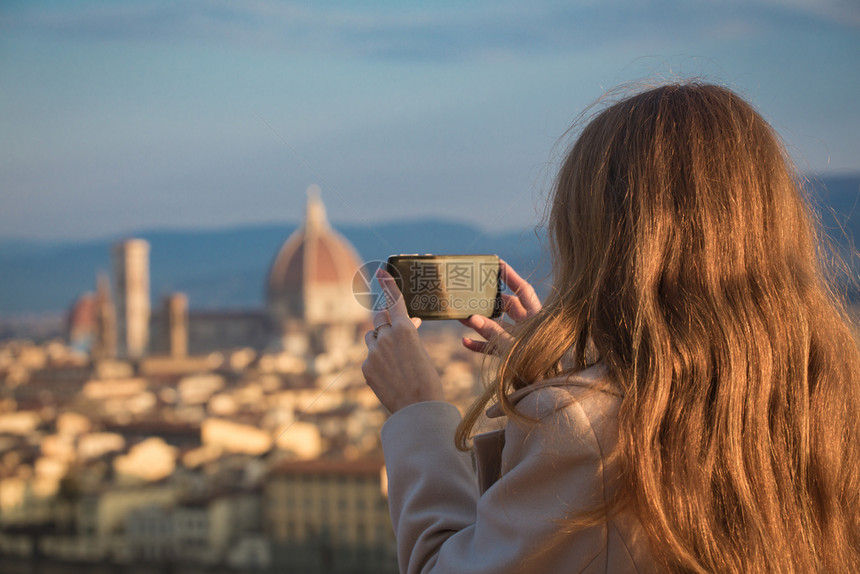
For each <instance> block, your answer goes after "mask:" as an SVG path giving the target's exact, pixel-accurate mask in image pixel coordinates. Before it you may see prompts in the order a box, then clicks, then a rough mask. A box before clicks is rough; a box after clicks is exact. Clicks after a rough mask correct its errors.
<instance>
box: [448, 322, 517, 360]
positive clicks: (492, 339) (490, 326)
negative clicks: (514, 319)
mask: <svg viewBox="0 0 860 574" xmlns="http://www.w3.org/2000/svg"><path fill="white" fill-rule="evenodd" d="M460 322H461V323H462V324H463V325H466V326H467V327H471V328H472V329H474V330H475V331H476V332H477V333H478V334H479V335H481V336H482V337H483V338H484V339H486V340H487V345H488V347H483V346H481V347H482V348H481V350H479V351H478V352H482V353H486V352H490V353H495V352H496V351H497V349H498V348H499V347H506V346H508V345H510V344H511V342H512V341H513V339H512V338H511V336H510V335H509V334H508V332H507V328H510V327H512V326H513V325H507V324H506V325H500V324H499V323H496V322H495V321H493V320H492V319H487V318H486V317H482V316H481V315H472V316H471V317H469V318H468V319H464V320H462V321H460ZM469 340H470V341H473V342H474V343H481V342H482V341H474V340H473V339H469ZM463 344H464V345H466V348H468V349H470V350H477V349H472V347H471V346H470V345H468V344H466V343H465V342H464V343H463ZM475 346H476V347H477V346H479V345H475Z"/></svg>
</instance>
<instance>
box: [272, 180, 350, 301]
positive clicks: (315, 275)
mask: <svg viewBox="0 0 860 574" xmlns="http://www.w3.org/2000/svg"><path fill="white" fill-rule="evenodd" d="M360 266H361V258H360V257H359V255H358V253H357V252H356V250H355V248H354V247H353V246H352V245H351V244H350V243H349V241H347V240H346V239H345V238H344V237H343V236H341V235H340V234H339V233H337V232H336V231H334V230H333V229H332V228H331V226H330V225H329V223H328V221H327V219H326V215H325V206H324V205H323V203H322V200H321V199H320V198H319V188H318V187H317V186H311V187H310V188H308V206H307V213H306V216H305V222H304V225H302V227H300V228H299V229H298V230H296V231H295V232H294V233H293V234H292V235H291V236H290V237H289V238H288V239H287V240H286V242H284V245H283V247H281V250H280V251H279V252H278V255H277V257H276V258H275V261H274V263H272V267H271V270H270V272H269V281H268V286H267V293H266V300H267V302H268V305H269V308H270V309H272V310H273V311H274V312H275V313H276V314H277V315H281V316H289V317H295V318H307V317H306V315H307V312H306V311H307V305H306V298H307V296H308V294H311V293H314V292H315V291H319V290H320V288H322V287H325V289H323V290H324V291H330V292H331V291H332V290H334V291H337V292H340V293H341V296H344V297H351V296H352V295H351V293H352V279H353V276H354V275H355V272H356V271H357V270H358V268H359V267H360Z"/></svg>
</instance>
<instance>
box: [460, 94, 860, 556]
mask: <svg viewBox="0 0 860 574" xmlns="http://www.w3.org/2000/svg"><path fill="white" fill-rule="evenodd" d="M548 231H549V237H550V243H551V247H552V256H553V268H554V279H553V290H552V292H551V294H550V296H549V297H548V301H547V302H546V303H545V305H544V308H543V309H542V311H541V312H540V313H538V314H537V315H535V316H533V317H531V318H529V319H527V320H526V321H523V322H521V323H520V324H519V325H518V326H517V328H516V331H515V333H514V335H515V340H514V344H513V346H512V347H511V348H510V351H509V352H508V353H507V355H506V356H505V357H503V358H502V360H501V361H500V363H499V370H498V373H497V376H496V377H495V381H494V384H493V385H491V386H489V387H488V388H487V390H486V392H485V393H484V395H483V396H482V397H480V398H479V400H478V401H476V403H475V404H474V405H473V406H472V408H471V409H470V411H469V412H468V413H467V415H466V417H465V418H464V421H463V423H462V424H461V426H460V428H459V429H458V435H457V436H458V444H459V445H460V446H461V447H462V446H463V445H465V443H466V441H467V439H468V437H469V436H470V435H471V433H472V432H473V429H474V428H475V425H476V422H477V421H478V419H479V417H480V414H481V412H482V411H483V409H484V408H485V407H486V405H487V403H488V402H489V401H491V400H496V401H498V402H500V403H501V405H502V407H503V409H504V410H505V411H506V412H507V413H508V414H509V415H510V416H516V413H515V410H514V409H513V407H512V405H511V404H510V401H509V400H508V399H507V395H508V394H509V393H510V392H511V390H513V389H516V388H520V387H522V386H524V385H527V384H529V383H531V382H534V381H537V380H540V379H545V378H548V377H552V376H555V375H557V374H559V372H560V370H561V367H560V361H561V359H562V357H563V356H565V354H566V353H572V356H573V358H574V360H575V363H576V364H577V365H578V367H579V368H582V367H584V366H585V365H586V364H587V356H588V352H587V351H588V347H589V346H590V345H591V344H592V342H593V347H594V350H596V352H597V354H598V356H599V357H600V360H601V361H602V362H603V363H604V364H605V365H606V367H607V368H608V373H609V377H610V379H611V380H612V381H614V382H615V383H617V384H618V385H620V387H621V388H622V390H623V393H624V397H623V399H622V402H621V407H620V412H619V417H620V419H619V424H620V435H619V436H620V439H619V444H618V446H617V450H616V452H615V453H614V455H613V456H615V457H617V458H618V460H620V461H621V468H622V473H623V481H622V482H623V485H622V488H621V489H620V490H619V495H618V497H617V498H616V499H615V500H614V501H613V506H614V507H618V506H619V505H622V504H631V505H633V507H634V508H636V510H637V512H638V514H639V516H640V517H641V519H642V522H643V525H644V527H645V528H646V530H647V532H648V534H649V538H650V540H651V544H652V547H653V549H654V551H655V553H656V554H657V556H658V557H660V559H661V560H662V561H663V562H664V564H665V565H666V567H667V568H668V569H670V570H673V571H684V572H687V571H689V572H739V573H740V572H822V571H827V572H849V571H851V572H858V571H860V432H858V431H860V391H858V377H860V351H858V346H857V342H856V341H855V339H854V338H853V335H852V332H851V327H850V322H849V320H848V318H847V315H846V313H845V311H844V307H843V305H841V304H840V302H839V298H838V297H837V296H836V295H835V293H834V290H833V288H832V287H831V281H830V277H831V272H830V270H829V268H828V267H827V266H826V265H825V264H824V262H825V261H826V260H825V258H824V257H822V255H823V253H824V251H823V250H822V249H821V245H822V244H823V243H822V238H821V237H820V236H819V233H818V231H817V225H816V224H815V217H814V213H813V212H812V210H811V209H810V207H809V201H808V198H806V196H805V192H804V186H803V185H802V181H801V180H800V179H799V177H798V176H797V174H796V171H795V169H794V168H793V166H792V164H791V162H790V160H789V159H788V157H787V154H786V152H785V149H784V147H783V146H782V144H781V143H780V140H779V138H778V136H777V135H776V134H775V132H774V131H773V129H772V128H771V127H770V125H768V123H767V122H766V121H765V120H764V119H763V118H762V117H761V116H760V115H759V114H758V113H757V112H756V111H755V110H754V109H753V108H752V107H751V106H750V105H749V104H748V103H746V102H745V101H744V100H743V99H742V98H740V97H739V96H738V95H736V94H735V93H733V92H732V91H730V90H728V89H726V88H722V87H718V86H714V85H707V84H698V83H687V84H672V85H665V86H661V87H658V88H652V89H649V90H647V91H644V92H642V93H638V94H636V95H633V96H630V97H627V98H626V99H623V100H621V101H619V102H617V103H615V104H614V105H612V106H610V107H608V108H606V109H604V110H603V111H602V112H600V113H599V114H597V115H596V116H595V117H594V119H593V120H592V121H591V122H589V124H588V125H587V126H586V127H585V128H584V129H583V131H582V133H581V134H580V136H579V138H578V139H577V141H576V142H575V143H574V145H573V146H572V147H571V148H570V150H569V152H568V153H567V155H566V159H565V161H564V162H563V165H562V167H561V169H560V171H559V173H558V176H557V179H556V182H555V185H554V195H553V198H552V201H551V209H550V212H549V221H548ZM606 510H611V509H606ZM603 516H604V517H605V514H604V515H603ZM572 522H574V523H576V519H575V518H574V519H573V521H572Z"/></svg>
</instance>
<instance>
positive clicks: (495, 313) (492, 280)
mask: <svg viewBox="0 0 860 574" xmlns="http://www.w3.org/2000/svg"><path fill="white" fill-rule="evenodd" d="M387 267H388V272H389V273H390V274H391V275H392V277H394V280H395V282H396V283H397V286H398V287H399V288H400V292H401V293H403V300H404V302H405V303H406V311H407V312H408V313H409V316H410V317H420V318H421V319H465V318H467V317H469V316H470V315H483V316H484V317H490V318H495V317H500V316H501V315H502V311H503V310H504V304H503V302H502V284H501V281H500V278H499V272H500V268H499V257H498V255H391V256H390V257H389V258H388V265H387Z"/></svg>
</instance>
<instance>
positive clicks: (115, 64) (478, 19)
mask: <svg viewBox="0 0 860 574" xmlns="http://www.w3.org/2000/svg"><path fill="white" fill-rule="evenodd" d="M690 78H702V79H705V80H707V81H713V82H716V83H719V84H722V85H725V86H728V87H730V88H732V89H734V90H736V91H738V92H739V93H741V94H742V95H744V96H745V97H746V98H748V99H749V100H750V101H751V102H752V103H753V104H754V105H755V106H756V107H757V108H758V109H759V111H760V112H761V113H762V114H763V115H764V116H765V117H766V118H767V119H768V120H769V121H770V122H771V123H772V124H773V126H774V127H775V128H776V129H777V131H778V132H779V133H780V134H781V136H782V137H783V138H784V140H785V142H786V144H787V146H788V149H789V151H790V153H791V155H792V157H793V158H794V160H795V161H796V162H797V163H798V165H799V167H800V169H801V170H803V171H804V172H807V173H810V174H815V175H818V176H822V175H824V176H826V175H834V174H842V173H857V172H860V2H857V1H856V0H674V1H673V0H572V1H566V2H562V1H554V0H520V1H505V0H494V1H489V0H473V1H471V2H462V1H456V2H454V1H450V0H440V1H438V2H415V1H407V0H401V1H396V2H395V1H392V0H365V1H362V2H352V1H345V0H344V1H318V2H313V3H311V2H307V3H298V2H264V1H258V0H248V1H244V2H235V1H227V0H179V1H174V0H164V1H146V0H134V1H130V0H111V1H103V2H96V1H89V0H79V1H76V2H68V1H67V0H57V1H49V0H27V1H13V0H0V238H2V239H24V240H38V241H80V240H89V239H97V238H105V237H115V236H122V235H131V234H134V233H135V232H137V231H141V230H150V229H166V228H183V229H198V228H207V229H210V228H221V227H234V226H243V225H255V224H271V223H295V222H298V221H299V220H300V219H301V217H302V214H303V211H304V205H305V200H306V194H305V190H306V188H307V187H308V186H309V185H311V184H318V185H319V186H320V187H321V188H322V198H323V200H324V201H325V203H326V206H327V209H328V214H329V217H330V219H331V220H332V221H333V222H334V223H335V224H337V223H338V222H349V223H351V224H352V223H358V224H364V225H367V226H370V227H372V226H373V225H374V224H375V223H377V222H380V221H391V220H410V219H418V218H430V217H446V218H453V219H457V220H461V221H464V222H469V223H474V224H476V225H478V226H480V227H481V228H482V229H484V230H487V231H493V230H499V231H502V230H510V229H517V228H528V227H531V226H534V225H535V224H536V223H538V222H539V220H540V217H541V215H542V213H543V205H544V204H545V200H546V194H547V192H548V190H549V185H550V183H551V179H552V176H553V174H554V168H555V167H556V166H557V161H558V157H559V153H560V150H562V151H563V144H562V143H560V142H562V141H563V140H562V139H561V138H562V137H563V136H564V134H565V132H566V131H567V130H568V128H569V127H570V125H571V124H572V123H573V122H574V121H575V120H576V119H577V117H578V116H579V114H580V113H581V112H582V111H583V110H584V109H585V108H586V107H587V106H589V104H591V103H593V102H594V101H595V100H597V99H598V98H600V96H601V95H603V94H605V93H606V92H607V91H608V90H611V89H612V88H615V87H617V86H619V85H625V86H635V85H639V84H638V83H641V82H648V83H654V82H661V81H670V80H678V79H690ZM630 89H634V88H630Z"/></svg>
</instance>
